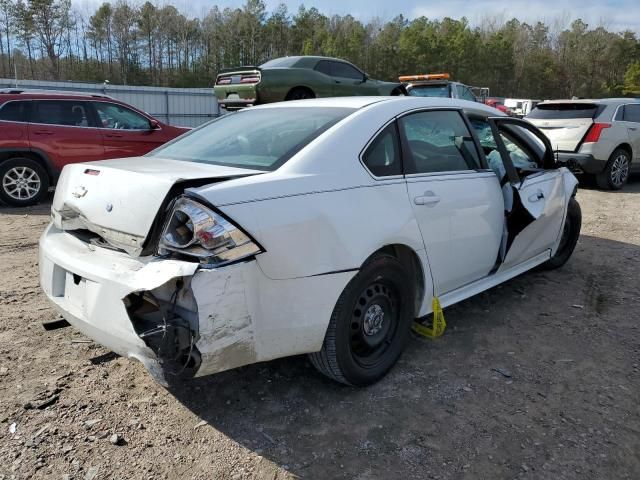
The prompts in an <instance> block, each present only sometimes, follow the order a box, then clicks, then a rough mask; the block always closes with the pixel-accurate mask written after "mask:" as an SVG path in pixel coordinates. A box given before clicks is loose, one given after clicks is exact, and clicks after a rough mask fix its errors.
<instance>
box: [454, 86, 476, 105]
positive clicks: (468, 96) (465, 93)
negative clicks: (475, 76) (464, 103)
mask: <svg viewBox="0 0 640 480" xmlns="http://www.w3.org/2000/svg"><path fill="white" fill-rule="evenodd" d="M458 93H459V95H460V98H461V99H463V100H469V101H471V102H475V101H476V97H475V95H474V94H473V93H471V90H469V89H468V88H467V87H463V86H462V85H458Z"/></svg>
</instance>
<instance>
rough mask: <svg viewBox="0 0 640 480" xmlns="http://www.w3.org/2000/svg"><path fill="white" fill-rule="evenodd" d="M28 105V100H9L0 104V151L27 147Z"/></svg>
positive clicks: (29, 103) (26, 148)
mask: <svg viewBox="0 0 640 480" xmlns="http://www.w3.org/2000/svg"><path fill="white" fill-rule="evenodd" d="M29 105H31V101H29V100H9V101H8V102H6V103H4V104H3V105H2V106H0V152H1V151H2V150H3V149H15V148H16V147H20V148H24V149H25V150H28V149H29V137H28V124H27V118H28V110H29Z"/></svg>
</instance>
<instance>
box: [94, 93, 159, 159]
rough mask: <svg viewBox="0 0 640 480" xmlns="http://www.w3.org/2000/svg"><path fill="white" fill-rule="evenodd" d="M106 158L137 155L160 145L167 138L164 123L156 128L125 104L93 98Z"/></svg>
mask: <svg viewBox="0 0 640 480" xmlns="http://www.w3.org/2000/svg"><path fill="white" fill-rule="evenodd" d="M90 103H91V106H92V107H93V109H94V111H95V115H96V118H97V121H98V126H99V130H100V133H101V135H102V143H103V145H104V154H105V158H122V157H136V156H140V155H144V154H145V153H148V152H150V151H151V150H154V149H155V148H158V147H159V146H160V145H162V144H163V143H165V142H166V141H167V140H168V137H167V135H166V134H165V133H164V132H163V131H162V127H159V128H153V125H152V124H151V122H150V120H149V119H148V118H147V117H145V116H144V115H141V114H140V113H138V112H136V111H134V110H132V109H130V108H127V107H125V106H123V105H120V104H117V103H111V102H102V101H92V102H90Z"/></svg>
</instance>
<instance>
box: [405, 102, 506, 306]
mask: <svg viewBox="0 0 640 480" xmlns="http://www.w3.org/2000/svg"><path fill="white" fill-rule="evenodd" d="M398 124H399V127H400V134H401V140H402V150H403V160H404V166H405V172H406V182H407V192H408V194H409V200H410V202H411V204H412V206H413V210H414V214H415V218H416V220H417V222H418V225H419V227H420V231H421V233H422V238H423V240H424V244H425V248H426V251H427V255H428V259H429V264H430V266H431V272H432V275H433V282H434V293H435V295H442V294H444V293H447V292H450V291H452V290H455V289H456V288H459V287H462V286H464V285H466V284H468V283H470V282H473V281H475V280H478V279H480V278H483V277H485V276H487V275H488V274H489V273H490V272H491V270H492V269H493V267H494V266H495V264H496V261H497V259H498V251H499V248H500V242H501V237H502V231H503V224H504V206H503V199H502V193H501V190H500V183H499V181H498V178H497V177H496V175H495V174H494V173H493V172H492V171H491V170H489V169H487V168H484V167H485V165H483V164H482V163H481V160H480V156H479V153H478V151H477V150H476V146H475V143H474V142H473V139H472V136H471V134H470V132H469V129H468V128H467V125H466V123H465V120H464V118H463V117H462V114H461V113H460V112H459V111H457V110H425V111H420V112H416V113H410V114H408V115H405V116H403V117H401V118H400V119H399V120H398Z"/></svg>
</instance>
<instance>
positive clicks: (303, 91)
mask: <svg viewBox="0 0 640 480" xmlns="http://www.w3.org/2000/svg"><path fill="white" fill-rule="evenodd" d="M307 98H316V96H315V94H314V93H313V91H312V90H310V89H308V88H306V87H296V88H294V89H292V90H291V91H290V92H289V93H287V96H286V97H285V100H305V99H307Z"/></svg>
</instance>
